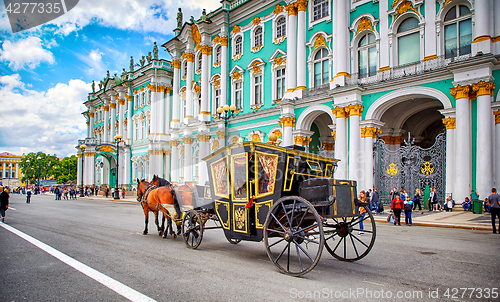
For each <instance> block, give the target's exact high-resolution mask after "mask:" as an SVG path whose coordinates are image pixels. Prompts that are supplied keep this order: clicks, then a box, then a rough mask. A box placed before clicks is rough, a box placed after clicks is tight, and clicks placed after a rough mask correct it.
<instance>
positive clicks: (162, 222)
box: [161, 213, 168, 238]
mask: <svg viewBox="0 0 500 302" xmlns="http://www.w3.org/2000/svg"><path fill="white" fill-rule="evenodd" d="M165 217H167V216H166V215H165V213H163V216H162V218H161V228H162V229H163V230H165V231H164V232H163V238H167V235H168V225H167V227H166V228H165Z"/></svg>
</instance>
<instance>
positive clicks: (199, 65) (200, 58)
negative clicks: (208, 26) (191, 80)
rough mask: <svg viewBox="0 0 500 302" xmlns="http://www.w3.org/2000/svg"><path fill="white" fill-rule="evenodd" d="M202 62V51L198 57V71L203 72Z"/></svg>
mask: <svg viewBox="0 0 500 302" xmlns="http://www.w3.org/2000/svg"><path fill="white" fill-rule="evenodd" d="M201 60H202V53H201V51H200V54H199V55H198V66H197V67H198V68H196V70H201Z"/></svg>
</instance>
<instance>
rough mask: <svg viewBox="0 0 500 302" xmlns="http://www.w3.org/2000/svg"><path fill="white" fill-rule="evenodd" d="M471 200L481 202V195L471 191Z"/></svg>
mask: <svg viewBox="0 0 500 302" xmlns="http://www.w3.org/2000/svg"><path fill="white" fill-rule="evenodd" d="M470 200H471V201H473V200H479V194H477V193H476V191H474V190H471V191H470Z"/></svg>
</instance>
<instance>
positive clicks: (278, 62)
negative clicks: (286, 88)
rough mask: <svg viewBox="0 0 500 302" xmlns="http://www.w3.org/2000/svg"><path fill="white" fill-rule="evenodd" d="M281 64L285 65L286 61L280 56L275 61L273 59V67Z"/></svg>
mask: <svg viewBox="0 0 500 302" xmlns="http://www.w3.org/2000/svg"><path fill="white" fill-rule="evenodd" d="M283 63H286V59H285V58H283V57H282V56H279V57H277V58H276V59H274V62H273V67H275V66H280V65H281V64H283Z"/></svg>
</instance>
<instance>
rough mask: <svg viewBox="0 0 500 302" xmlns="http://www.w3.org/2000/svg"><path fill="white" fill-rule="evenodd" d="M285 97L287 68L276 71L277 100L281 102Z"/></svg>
mask: <svg viewBox="0 0 500 302" xmlns="http://www.w3.org/2000/svg"><path fill="white" fill-rule="evenodd" d="M283 95H285V68H280V69H277V70H276V98H275V99H276V100H281V99H282V98H283Z"/></svg>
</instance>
